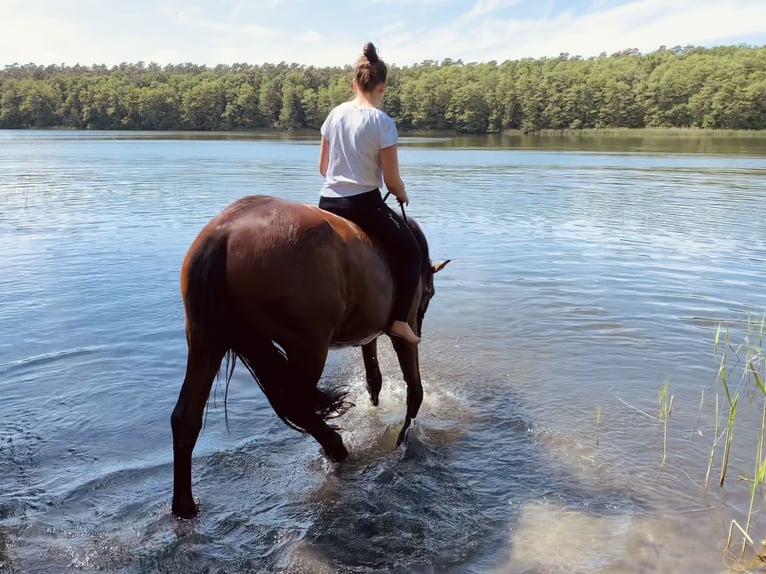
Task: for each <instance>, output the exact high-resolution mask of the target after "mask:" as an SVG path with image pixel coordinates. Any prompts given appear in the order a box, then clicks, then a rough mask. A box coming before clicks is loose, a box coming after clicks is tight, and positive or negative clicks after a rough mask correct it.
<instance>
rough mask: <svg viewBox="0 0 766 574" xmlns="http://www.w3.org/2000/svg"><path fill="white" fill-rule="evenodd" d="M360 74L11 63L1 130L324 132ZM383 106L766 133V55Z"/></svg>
mask: <svg viewBox="0 0 766 574" xmlns="http://www.w3.org/2000/svg"><path fill="white" fill-rule="evenodd" d="M352 75H353V70H352V67H351V66H346V67H342V68H341V67H325V68H318V67H312V66H303V65H299V64H286V63H280V64H276V65H275V64H264V65H248V64H233V65H219V66H216V67H206V66H198V65H194V64H189V63H185V64H177V65H167V66H160V65H158V64H156V63H150V64H148V65H146V64H144V63H143V62H138V63H135V64H128V63H123V64H120V65H119V66H114V67H111V68H108V67H106V66H103V65H101V66H99V65H93V66H81V65H75V66H65V65H61V66H57V65H49V66H41V65H35V64H26V65H18V64H14V65H11V66H5V67H4V69H3V70H1V71H0V128H30V127H70V128H78V129H140V130H237V129H256V128H280V129H298V128H311V129H316V128H318V127H319V126H320V125H321V123H322V121H323V120H324V118H325V117H326V115H327V113H328V112H329V111H330V109H331V108H332V107H333V106H335V105H337V104H338V103H340V102H342V101H345V100H347V99H348V98H349V97H350V96H351V95H352V93H351V78H352ZM383 108H384V109H385V110H386V111H387V112H388V113H389V114H390V115H391V116H392V117H393V118H394V120H395V121H396V122H397V125H398V126H399V129H400V130H450V131H455V132H458V133H497V132H503V131H506V130H522V131H524V132H535V131H539V130H563V129H582V128H596V129H598V128H617V127H624V128H641V127H699V128H716V129H766V46H762V47H753V46H746V45H742V46H721V47H716V48H701V47H693V46H687V47H675V48H671V49H666V48H665V47H662V48H660V49H659V50H657V51H655V52H651V53H646V54H642V53H640V52H639V51H638V50H625V51H622V52H618V53H615V54H612V55H609V56H607V55H606V54H602V55H600V56H598V57H593V58H581V57H579V56H570V55H569V54H561V55H560V56H559V57H556V58H539V59H532V58H528V59H520V60H508V61H505V62H503V63H497V62H495V61H491V62H483V63H473V62H472V63H464V62H462V61H460V60H457V61H455V60H449V59H446V60H443V61H441V62H437V61H424V62H422V63H420V64H416V65H412V66H403V67H400V66H392V67H391V68H390V70H389V77H388V82H387V88H386V94H385V97H384V100H383Z"/></svg>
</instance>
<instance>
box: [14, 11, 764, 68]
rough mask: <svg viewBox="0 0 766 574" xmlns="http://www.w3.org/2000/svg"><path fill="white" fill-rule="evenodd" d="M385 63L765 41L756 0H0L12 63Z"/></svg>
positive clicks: (759, 43) (498, 59) (585, 55)
mask: <svg viewBox="0 0 766 574" xmlns="http://www.w3.org/2000/svg"><path fill="white" fill-rule="evenodd" d="M367 41H372V42H374V43H375V45H376V46H377V48H378V52H379V54H380V56H381V58H382V59H383V60H384V61H386V62H387V63H389V64H395V65H399V66H407V65H412V64H416V63H419V62H423V61H425V60H435V61H439V62H440V61H443V60H444V59H447V58H449V59H452V60H462V61H463V62H466V63H468V62H488V61H492V60H494V61H496V62H503V61H505V60H517V59H521V58H541V57H556V56H558V55H560V54H562V53H567V54H569V55H570V56H581V57H583V58H588V57H591V56H598V55H599V54H600V53H602V52H603V53H606V54H612V53H614V52H618V51H621V50H627V49H637V50H639V51H640V52H643V53H648V52H653V51H655V50H657V49H658V48H660V47H661V46H666V47H668V48H671V47H674V46H687V45H693V46H705V47H711V46H720V45H732V44H748V45H753V46H763V45H766V0H572V1H569V2H561V1H557V0H368V1H355V2H352V1H347V0H248V1H236V0H230V1H226V0H0V68H2V67H5V66H9V65H12V64H28V63H34V64H38V65H48V64H57V65H60V64H66V65H73V64H82V65H86V66H89V65H92V64H104V65H107V66H110V67H111V66H114V65H117V64H120V63H122V62H128V63H137V62H144V63H147V64H148V63H150V62H155V63H157V64H160V65H165V64H179V63H186V62H188V63H192V64H199V65H207V66H215V65H217V64H234V63H246V64H253V65H260V64H264V63H273V64H277V63H280V62H287V63H297V64H302V65H306V66H344V65H350V64H353V63H354V61H355V60H356V58H357V57H358V55H359V54H360V53H361V49H362V46H363V45H364V43H365V42H367Z"/></svg>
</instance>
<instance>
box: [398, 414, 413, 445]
mask: <svg viewBox="0 0 766 574" xmlns="http://www.w3.org/2000/svg"><path fill="white" fill-rule="evenodd" d="M409 428H410V421H405V422H404V425H402V430H400V431H399V436H398V437H397V439H396V447H397V448H399V447H400V446H402V443H403V442H404V441H405V439H406V438H407V431H408V430H409Z"/></svg>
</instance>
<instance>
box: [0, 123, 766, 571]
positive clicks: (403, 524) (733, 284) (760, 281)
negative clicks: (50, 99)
mask: <svg viewBox="0 0 766 574" xmlns="http://www.w3.org/2000/svg"><path fill="white" fill-rule="evenodd" d="M763 141H764V140H763V138H759V137H756V136H747V137H744V136H739V135H733V136H724V137H716V138H707V137H694V136H685V137H679V136H676V135H671V136H660V135H656V134H655V135H652V134H649V133H646V134H643V135H642V134H639V135H636V136H630V137H624V136H614V137H609V138H605V137H597V136H589V135H583V136H581V137H563V136H554V135H546V136H516V135H513V136H508V137H500V136H495V137H485V138H477V137H459V138H447V137H443V136H433V137H432V136H418V137H414V136H410V137H406V138H403V140H402V150H401V164H402V171H403V175H404V178H405V180H406V182H407V185H408V188H409V190H410V195H411V198H412V204H411V206H410V207H409V210H408V214H409V215H411V216H413V217H416V218H417V219H418V221H420V222H421V223H422V225H423V227H424V228H425V230H426V232H427V234H428V236H429V239H430V241H431V245H432V256H433V258H434V260H439V259H443V258H448V257H449V258H451V259H452V260H453V262H452V263H451V264H450V265H449V266H448V267H447V268H446V269H445V271H444V272H442V273H440V274H439V275H438V276H437V278H436V289H437V292H438V293H437V296H436V298H435V299H434V301H433V304H432V306H431V309H430V310H429V315H428V317H427V318H426V323H425V340H424V343H423V345H422V349H421V354H422V358H421V362H422V368H423V377H424V387H425V393H426V395H425V396H426V399H425V403H424V405H423V409H422V411H421V412H422V414H421V415H420V416H419V418H418V420H417V421H416V424H415V426H414V427H413V428H414V430H413V435H412V440H411V442H410V443H409V444H408V445H407V447H406V448H403V449H398V450H397V449H395V448H394V440H395V436H396V434H397V429H398V425H400V424H401V421H402V418H403V414H404V404H405V388H404V384H403V383H402V381H401V380H400V377H399V376H398V367H397V366H396V361H395V358H394V357H393V355H392V353H391V351H390V349H388V345H381V347H382V353H381V361H382V366H383V370H384V373H385V384H384V389H383V394H382V395H381V406H380V407H379V408H377V409H376V408H373V407H371V406H370V405H368V401H367V398H366V396H365V391H364V383H363V381H364V376H363V373H362V369H361V360H360V356H359V352H358V351H357V350H345V351H341V352H337V353H333V354H332V356H331V357H330V360H329V362H328V366H327V369H326V371H325V374H324V382H325V383H332V382H336V381H339V382H346V381H350V382H351V384H352V387H353V389H354V391H353V392H354V396H353V399H354V402H355V403H356V407H355V408H354V409H352V410H351V411H350V412H349V413H348V414H347V415H345V417H344V418H343V419H341V425H342V426H343V430H342V434H343V436H344V439H345V441H346V443H347V445H348V446H349V449H350V451H351V458H350V460H349V462H348V463H346V464H344V465H333V464H331V463H329V462H327V461H326V459H324V458H323V457H322V456H321V454H320V453H319V447H318V445H317V444H316V443H314V442H313V441H312V440H311V439H310V438H307V437H304V436H301V435H299V434H298V433H295V432H294V431H292V430H290V429H287V428H286V427H285V426H284V425H283V424H282V423H281V422H280V421H279V420H278V419H277V417H276V416H275V415H274V414H273V412H272V411H271V409H270V407H269V406H268V403H267V402H266V401H265V399H264V398H263V396H262V395H261V393H260V391H259V390H258V388H257V385H255V384H254V383H253V382H252V380H251V379H250V378H249V376H248V375H247V373H246V372H244V371H243V370H242V371H239V370H238V371H237V372H235V375H234V380H233V382H232V385H231V387H230V389H229V397H228V404H227V409H228V417H229V428H228V429H227V428H226V425H225V422H224V413H223V410H224V409H223V393H222V389H220V388H216V389H215V391H214V394H213V396H212V397H211V401H210V404H209V407H208V413H207V416H206V423H205V428H204V431H203V433H202V436H201V438H200V442H199V444H198V447H197V449H196V451H195V455H196V459H195V473H194V488H195V492H196V494H197V496H199V498H200V503H201V510H202V511H201V514H200V516H199V517H198V518H197V519H195V520H194V521H177V520H175V519H173V518H172V517H171V516H170V512H169V503H170V487H171V474H172V468H171V448H170V445H171V443H170V429H169V421H168V419H169V415H170V411H171V409H172V407H173V404H174V402H175V398H176V396H177V393H178V389H179V387H180V383H181V379H182V377H183V368H184V361H185V348H184V336H183V315H182V310H181V303H180V296H179V294H178V285H177V283H178V269H179V266H180V262H181V260H182V258H183V255H184V253H185V250H186V249H187V248H188V245H189V244H190V242H191V241H192V239H193V238H194V236H195V235H196V233H197V232H198V231H199V229H200V228H201V227H202V225H204V224H205V223H206V222H207V221H208V220H209V218H210V217H211V216H212V215H214V214H215V213H217V212H218V211H220V209H221V208H223V207H224V206H225V205H226V204H227V203H229V202H230V201H232V200H233V199H236V198H238V197H241V196H243V195H246V194H249V193H271V194H276V195H281V196H284V197H289V198H292V199H296V200H299V201H306V202H312V203H313V202H315V201H316V199H317V194H318V190H319V187H320V184H321V181H320V177H319V175H318V174H317V173H316V155H317V152H318V146H317V144H316V134H313V133H310V134H288V135H286V134H282V133H276V132H275V133H272V134H270V135H269V137H263V135H262V134H261V135H256V134H252V133H235V134H189V133H160V132H139V133H125V132H87V133H82V132H70V131H39V132H37V131H35V132H0V146H1V147H2V149H3V153H2V154H0V247H1V248H2V254H3V255H2V257H3V264H4V265H3V268H4V271H3V273H2V274H0V294H2V295H1V297H0V325H2V329H0V389H2V392H3V395H2V396H3V400H2V401H0V421H1V422H0V475H2V477H3V480H2V481H0V571H2V570H7V571H11V572H27V571H29V572H60V571H65V570H68V569H72V568H76V569H79V570H81V571H119V572H143V571H183V572H209V571H226V572H240V571H248V572H379V571H386V572H461V573H462V572H476V573H485V572H503V573H504V572H523V571H528V572H539V573H548V572H561V571H566V572H685V571H689V572H691V571H693V572H722V571H724V570H725V566H724V561H723V559H722V557H723V544H724V542H725V538H726V531H727V529H728V525H729V521H730V520H731V519H732V518H736V519H738V520H742V518H743V512H744V509H746V508H747V504H748V502H749V498H748V490H747V484H746V483H745V482H743V481H736V480H732V481H730V482H727V487H726V488H725V489H719V488H717V487H715V488H711V489H710V491H709V492H707V493H705V492H704V490H703V489H702V486H701V485H702V484H703V481H704V474H705V470H706V465H707V460H708V457H709V454H710V447H711V444H712V441H713V429H714V428H715V404H716V403H715V400H716V399H715V396H716V391H717V390H718V389H717V388H716V387H715V386H714V385H713V380H714V378H715V360H714V356H713V338H714V333H715V329H716V327H717V325H718V323H719V322H720V321H724V322H725V324H726V325H728V326H729V328H730V329H731V334H732V337H733V339H736V337H738V336H740V335H741V330H742V327H743V325H744V323H743V320H744V317H746V315H747V313H751V314H753V315H757V314H758V313H762V312H763V311H764V310H766V271H765V270H766V265H765V263H766V228H764V226H762V225H758V224H757V222H759V221H763V220H764V219H766V201H764V199H766V197H764V193H766V192H765V191H764V187H763V181H764V176H766V152H765V151H764V149H763ZM665 381H668V384H669V388H670V392H671V393H673V395H674V397H675V409H674V412H673V415H672V417H671V419H670V421H669V424H668V445H667V450H668V464H667V465H666V466H665V467H664V468H663V469H662V472H660V469H659V465H660V461H661V459H662V456H663V450H664V441H665V438H664V437H665V427H664V425H661V424H659V423H658V422H657V418H656V415H657V412H658V411H657V409H658V406H657V400H658V396H657V393H658V391H659V389H660V388H661V386H662V385H663V383H664V382H665ZM723 400H724V399H723V398H722V397H721V396H719V401H723ZM720 404H722V403H720ZM596 413H598V415H597V414H596ZM759 424H760V412H759V410H758V405H757V404H756V403H751V402H750V401H745V400H743V401H742V404H741V406H740V413H739V414H738V420H737V427H736V437H737V438H738V440H739V442H737V441H735V444H734V448H733V451H732V454H731V461H730V465H731V466H730V474H731V475H733V476H735V477H736V475H737V474H741V475H746V473H747V472H748V468H747V465H748V464H749V465H751V466H752V453H753V446H754V444H755V438H756V436H757V435H756V429H757V427H758V426H759ZM740 437H741V438H740ZM718 456H720V455H718ZM719 464H720V460H719V459H718V458H717V459H716V465H719ZM753 533H754V535H755V536H761V535H762V534H763V533H766V522H764V519H763V517H762V516H760V515H757V516H756V517H755V523H754V526H753Z"/></svg>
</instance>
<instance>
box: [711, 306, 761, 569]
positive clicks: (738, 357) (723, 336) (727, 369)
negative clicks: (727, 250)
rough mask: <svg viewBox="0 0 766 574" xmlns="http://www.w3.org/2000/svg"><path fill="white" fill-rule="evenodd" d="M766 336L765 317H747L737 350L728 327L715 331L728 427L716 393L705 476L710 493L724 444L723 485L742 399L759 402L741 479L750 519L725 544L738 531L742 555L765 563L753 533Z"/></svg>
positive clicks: (737, 525)
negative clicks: (751, 555)
mask: <svg viewBox="0 0 766 574" xmlns="http://www.w3.org/2000/svg"><path fill="white" fill-rule="evenodd" d="M764 333H766V314H764V315H763V316H762V317H761V318H760V319H755V320H754V319H753V317H751V316H749V315H748V317H747V321H746V322H745V324H744V326H743V339H742V342H741V343H739V344H738V345H736V346H735V345H734V344H733V343H732V340H731V334H730V332H729V328H728V327H726V328H724V327H723V325H722V324H719V326H718V328H717V329H716V334H715V339H714V342H715V361H716V365H717V377H716V379H717V381H719V382H720V384H721V389H722V390H723V393H724V396H725V398H726V403H725V406H728V417H727V421H726V427H725V428H722V427H721V415H722V413H721V408H720V404H719V394H718V393H716V400H715V431H714V433H713V444H712V446H711V451H710V457H709V459H708V468H707V473H706V476H705V489H708V487H709V484H710V475H711V473H712V467H713V464H714V459H715V455H716V452H717V451H718V448H719V446H720V443H721V441H722V440H723V454H722V458H721V470H720V477H719V485H720V486H723V485H724V482H725V480H726V475H727V474H726V473H727V469H728V466H729V454H730V452H731V445H732V442H733V440H734V426H735V422H736V419H737V413H738V407H739V405H740V399H741V397H742V396H743V393H744V396H747V397H751V398H752V399H753V400H755V401H760V411H761V417H760V419H761V420H760V428H759V429H758V433H757V437H756V444H755V449H754V452H753V461H752V466H748V468H747V469H746V471H745V473H746V474H745V476H741V477H740V478H741V479H742V480H744V481H745V482H746V483H747V485H748V489H749V494H750V500H749V505H748V509H747V515H746V517H745V520H744V526H743V525H742V524H741V523H740V522H738V521H737V520H732V521H731V523H730V525H729V536H728V539H727V544H726V548H727V550H728V549H729V548H730V547H731V545H732V542H733V537H734V535H735V531H738V532H739V534H740V535H741V537H742V548H741V551H742V554H743V555H744V553H745V551H746V550H747V547H748V545H749V546H751V547H752V548H753V550H754V551H755V553H756V557H757V558H758V559H761V558H764V559H766V554H765V553H764V548H763V547H761V548H758V547H756V544H755V543H754V542H753V537H752V533H751V529H752V525H753V515H754V514H755V513H756V512H757V511H758V504H757V503H758V497H759V494H760V493H761V492H762V490H763V485H764V483H765V482H766V459H765V458H764V442H765V439H766V384H764V378H765V377H764V371H765V369H766V360H765V357H764V353H763V350H762V349H763V337H764ZM737 375H739V376H737Z"/></svg>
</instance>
